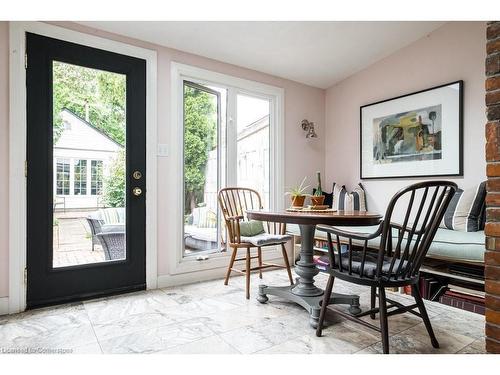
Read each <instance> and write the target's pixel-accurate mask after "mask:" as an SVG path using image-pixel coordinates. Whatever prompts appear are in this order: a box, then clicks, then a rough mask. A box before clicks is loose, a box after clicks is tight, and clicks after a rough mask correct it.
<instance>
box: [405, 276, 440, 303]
mask: <svg viewBox="0 0 500 375" xmlns="http://www.w3.org/2000/svg"><path fill="white" fill-rule="evenodd" d="M418 289H419V290H420V295H421V296H422V298H423V299H428V300H431V301H436V300H437V299H438V298H439V297H440V296H441V295H442V294H443V293H445V291H446V289H447V287H446V285H443V284H442V283H441V282H440V281H439V280H437V279H435V278H434V277H432V276H421V277H420V280H419V283H418ZM403 291H404V293H405V294H410V295H411V286H405V287H404V289H403Z"/></svg>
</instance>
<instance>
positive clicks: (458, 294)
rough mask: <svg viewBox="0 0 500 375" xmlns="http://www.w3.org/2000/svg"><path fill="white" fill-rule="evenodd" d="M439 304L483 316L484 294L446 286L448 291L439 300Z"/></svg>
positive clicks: (461, 287)
mask: <svg viewBox="0 0 500 375" xmlns="http://www.w3.org/2000/svg"><path fill="white" fill-rule="evenodd" d="M439 302H441V303H442V304H445V305H448V306H453V307H457V308H459V309H462V310H467V311H471V312H475V313H477V314H482V315H484V310H485V307H484V292H483V291H480V290H475V289H471V288H467V287H464V286H460V285H454V284H448V290H446V292H445V293H444V294H443V295H442V296H441V297H440V298H439Z"/></svg>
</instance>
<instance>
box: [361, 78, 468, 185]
mask: <svg viewBox="0 0 500 375" xmlns="http://www.w3.org/2000/svg"><path fill="white" fill-rule="evenodd" d="M359 111H360V178H361V179H363V180H367V179H388V178H418V177H438V176H441V177H443V176H463V81H462V80H459V81H454V82H450V83H446V84H443V85H439V86H435V87H431V88H428V89H425V90H421V91H416V92H412V93H409V94H406V95H401V96H397V97H394V98H390V99H385V100H382V101H378V102H375V103H370V104H366V105H364V106H361V107H360V110H359Z"/></svg>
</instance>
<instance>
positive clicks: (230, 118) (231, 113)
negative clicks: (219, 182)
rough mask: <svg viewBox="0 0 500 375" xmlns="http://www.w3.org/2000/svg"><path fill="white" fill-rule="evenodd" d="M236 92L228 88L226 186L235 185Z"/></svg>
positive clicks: (236, 152)
mask: <svg viewBox="0 0 500 375" xmlns="http://www.w3.org/2000/svg"><path fill="white" fill-rule="evenodd" d="M236 95H237V90H236V89H235V88H232V87H230V88H229V89H228V101H227V129H226V137H227V142H226V175H227V180H226V186H236V185H237V181H238V179H237V175H236V166H237V159H238V151H237V145H236V138H237V118H238V117H237V115H238V114H237V106H236Z"/></svg>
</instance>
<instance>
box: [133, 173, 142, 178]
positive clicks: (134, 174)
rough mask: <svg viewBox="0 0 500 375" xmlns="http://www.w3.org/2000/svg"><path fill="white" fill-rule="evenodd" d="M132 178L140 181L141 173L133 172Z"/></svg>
mask: <svg viewBox="0 0 500 375" xmlns="http://www.w3.org/2000/svg"><path fill="white" fill-rule="evenodd" d="M132 177H133V178H134V179H135V180H140V179H141V177H142V173H141V172H140V171H134V173H132Z"/></svg>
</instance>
